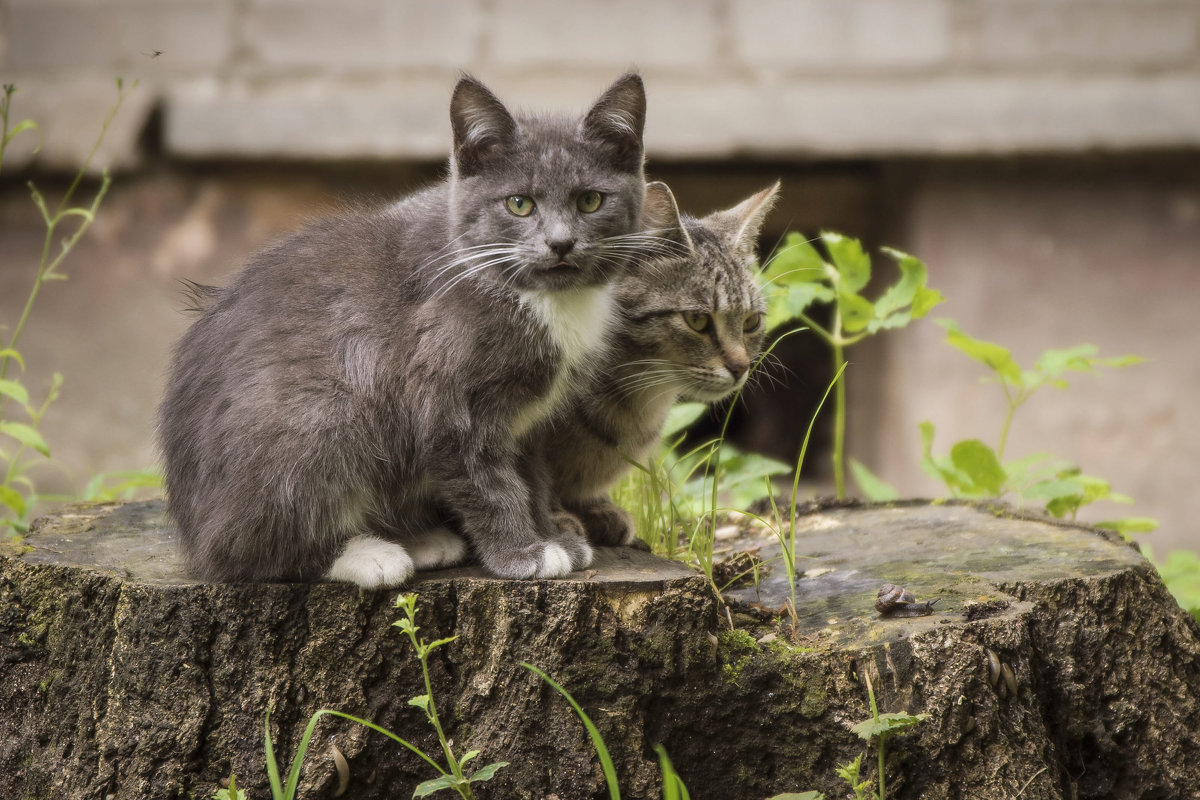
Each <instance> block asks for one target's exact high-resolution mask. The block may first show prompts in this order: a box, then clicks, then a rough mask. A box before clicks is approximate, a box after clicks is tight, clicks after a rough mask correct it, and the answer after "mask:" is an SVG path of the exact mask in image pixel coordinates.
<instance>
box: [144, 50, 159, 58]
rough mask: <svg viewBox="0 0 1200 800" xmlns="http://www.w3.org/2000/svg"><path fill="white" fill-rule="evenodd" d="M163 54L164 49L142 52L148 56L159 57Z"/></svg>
mask: <svg viewBox="0 0 1200 800" xmlns="http://www.w3.org/2000/svg"><path fill="white" fill-rule="evenodd" d="M162 54H163V51H162V50H151V51H150V52H149V53H142V55H144V56H146V57H147V58H158V57H159V56H161V55H162Z"/></svg>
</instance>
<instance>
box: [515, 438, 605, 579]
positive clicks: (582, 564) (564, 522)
mask: <svg viewBox="0 0 1200 800" xmlns="http://www.w3.org/2000/svg"><path fill="white" fill-rule="evenodd" d="M538 442H539V440H538V439H537V438H535V439H534V440H532V441H531V442H530V443H529V444H527V445H526V449H525V455H524V458H523V465H522V472H523V473H524V474H525V476H526V478H527V480H528V481H529V492H530V504H531V506H530V508H531V515H532V516H533V519H534V522H535V524H537V525H538V526H539V527H541V528H544V529H549V530H551V531H553V534H552V536H551V539H552V540H553V541H555V542H557V543H558V544H560V545H562V547H563V549H564V550H566V551H567V554H568V555H569V556H570V557H571V566H572V567H573V568H575V569H586V568H587V567H590V566H591V565H592V561H593V560H594V559H595V553H594V552H593V551H592V546H591V544H589V543H588V538H587V529H586V528H585V527H584V524H583V523H582V522H581V521H580V520H579V518H578V517H577V516H575V515H574V514H572V513H571V512H570V511H567V510H565V509H563V508H562V507H561V506H559V505H558V504H557V503H554V502H553V496H552V495H553V492H552V489H551V480H550V475H549V472H548V471H547V461H546V459H545V457H544V456H543V455H542V452H541V450H540V444H539V443H538Z"/></svg>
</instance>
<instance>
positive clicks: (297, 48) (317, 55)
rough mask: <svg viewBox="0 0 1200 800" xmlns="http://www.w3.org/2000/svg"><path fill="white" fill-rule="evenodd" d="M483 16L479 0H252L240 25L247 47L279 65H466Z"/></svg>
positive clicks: (267, 62)
mask: <svg viewBox="0 0 1200 800" xmlns="http://www.w3.org/2000/svg"><path fill="white" fill-rule="evenodd" d="M481 22H482V17H481V14H480V9H479V0H440V2H436V3H429V2H423V1H422V0H347V2H338V3H330V2H326V1H324V0H304V1H303V2H284V1H283V0H254V2H252V3H251V4H250V5H249V6H248V7H247V8H246V11H245V16H244V19H243V21H242V26H243V28H242V30H243V35H244V40H245V44H246V47H247V50H248V52H250V53H251V54H253V57H254V58H255V60H256V61H258V62H259V63H261V64H265V65H270V66H273V67H279V68H292V67H332V68H343V67H344V68H370V69H376V70H378V69H386V68H388V67H398V66H402V67H423V66H436V67H443V68H454V69H462V68H463V67H465V66H468V65H470V64H472V63H474V61H475V58H476V55H477V54H476V52H475V51H476V40H477V39H478V35H479V30H480V26H481Z"/></svg>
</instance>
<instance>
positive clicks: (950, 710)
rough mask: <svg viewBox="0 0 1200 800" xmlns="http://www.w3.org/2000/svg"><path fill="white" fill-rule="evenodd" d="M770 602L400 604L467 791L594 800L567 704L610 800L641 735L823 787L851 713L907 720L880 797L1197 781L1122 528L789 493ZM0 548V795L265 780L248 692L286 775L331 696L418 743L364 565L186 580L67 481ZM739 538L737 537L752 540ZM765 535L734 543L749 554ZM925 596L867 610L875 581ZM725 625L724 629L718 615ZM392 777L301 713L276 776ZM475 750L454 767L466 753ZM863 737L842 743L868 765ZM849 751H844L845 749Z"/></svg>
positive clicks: (1106, 794)
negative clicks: (333, 580) (410, 613)
mask: <svg viewBox="0 0 1200 800" xmlns="http://www.w3.org/2000/svg"><path fill="white" fill-rule="evenodd" d="M796 543H797V556H798V559H797V570H798V571H801V572H802V577H801V578H800V579H799V580H798V583H797V590H796V602H797V622H798V625H797V626H796V627H795V628H793V627H792V626H791V625H790V623H781V622H779V621H778V620H777V619H776V618H775V617H773V616H772V615H771V614H770V613H768V611H767V609H772V608H777V607H778V606H780V605H781V604H782V603H783V602H784V600H785V599H787V598H790V595H791V590H790V587H789V586H788V585H787V582H786V580H785V579H784V578H783V577H782V573H783V570H782V569H781V568H779V567H778V565H776V566H775V567H774V569H773V570H772V572H771V573H770V574H769V575H768V576H766V577H765V578H763V579H761V580H760V581H759V584H758V586H757V587H755V586H744V587H742V588H739V589H737V590H734V591H732V592H731V593H730V605H729V606H727V607H726V606H722V605H720V604H718V602H717V601H716V599H715V598H714V596H713V594H712V593H711V591H710V590H709V588H708V585H707V582H706V580H705V579H704V578H703V577H701V576H698V575H697V574H696V573H693V572H692V571H690V570H688V569H687V568H685V567H683V566H681V565H679V564H677V563H675V562H671V561H667V560H665V559H660V558H656V557H654V556H651V555H649V554H646V553H643V552H640V551H638V550H633V549H629V548H616V549H601V550H599V551H598V556H597V560H596V563H595V564H594V565H593V567H592V568H591V569H589V570H587V571H585V572H580V573H573V574H572V575H570V576H568V577H566V578H563V579H559V580H552V581H504V580H498V579H495V578H490V577H488V576H486V575H485V574H483V572H482V571H481V570H479V569H478V568H458V569H453V570H444V571H439V572H431V573H423V574H421V575H419V576H418V580H417V581H416V582H415V583H414V584H413V585H412V586H411V587H408V588H409V590H411V591H415V592H416V593H417V594H418V595H419V607H420V611H419V613H418V622H419V624H420V625H421V635H422V636H423V637H424V638H426V639H427V640H433V639H438V638H443V637H448V636H456V637H457V639H456V640H455V641H454V642H453V643H451V644H449V645H447V646H446V647H443V648H440V649H438V650H437V651H435V654H434V656H433V657H432V658H431V661H430V666H431V673H432V681H433V690H434V692H433V693H434V698H435V701H436V703H437V706H438V709H439V712H440V714H441V717H442V720H443V723H444V725H445V726H446V729H447V733H448V735H449V736H450V737H451V738H452V739H453V740H454V742H455V749H456V751H458V752H460V753H461V752H466V751H468V750H479V751H480V753H481V754H480V756H479V757H478V759H477V763H478V764H479V765H483V764H486V763H490V762H493V761H507V762H509V766H507V767H505V768H503V769H501V770H500V771H499V772H498V773H497V775H496V777H495V778H493V779H492V780H491V781H489V782H487V783H486V784H476V795H477V796H478V797H480V798H481V800H482V798H489V797H494V798H529V799H530V800H533V799H534V798H548V797H551V796H553V795H557V796H558V797H559V798H561V800H574V798H604V797H607V796H608V792H607V790H606V789H605V788H604V784H603V778H602V775H601V772H600V768H599V765H598V762H597V760H596V758H595V756H594V751H593V749H592V747H591V743H590V741H589V739H588V736H587V733H586V732H585V730H584V728H583V726H582V724H581V723H580V722H579V720H578V718H577V717H575V715H574V713H573V712H572V711H571V709H570V707H569V706H568V705H567V704H566V703H565V702H564V701H563V700H562V699H561V698H560V697H559V696H558V695H556V694H555V693H553V692H552V691H551V690H550V689H549V688H548V687H546V686H545V685H544V684H543V683H542V682H541V681H540V680H539V679H538V678H537V677H536V676H534V675H532V674H531V673H530V672H528V671H527V670H525V669H523V668H521V666H520V664H521V662H523V661H525V662H529V663H531V664H533V665H535V666H537V667H539V668H540V669H542V670H544V671H545V672H547V673H548V674H550V675H551V676H552V677H554V678H555V679H556V680H557V681H558V682H559V683H561V684H562V685H563V686H564V687H566V688H567V689H568V690H569V691H571V693H572V694H573V695H574V696H575V698H576V699H577V700H578V701H579V702H580V704H581V705H582V706H583V707H584V709H585V710H587V711H588V713H589V714H590V715H591V717H592V718H593V720H594V721H595V722H596V725H597V727H598V728H599V729H600V731H601V733H602V734H603V735H604V738H605V741H606V743H607V746H608V749H609V751H610V753H611V754H612V757H613V760H614V761H615V763H616V767H617V773H618V775H619V776H620V778H621V782H622V792H623V796H626V797H631V798H647V797H654V796H660V794H661V791H660V790H659V789H658V774H659V773H658V761H657V756H656V754H655V752H654V749H653V748H654V745H655V744H658V743H662V744H663V745H664V746H665V747H666V750H667V752H668V753H669V754H670V756H671V759H672V761H673V762H674V764H675V767H676V768H677V770H678V771H679V773H680V774H681V776H682V777H683V779H684V781H685V782H686V783H687V785H688V788H689V791H690V792H691V795H692V796H693V797H695V798H700V799H702V798H714V799H716V798H719V799H720V800H737V799H739V798H746V800H760V799H761V798H765V797H768V796H770V795H772V794H776V793H780V792H787V791H792V792H796V791H805V790H810V789H817V790H821V791H824V792H825V793H826V794H827V795H828V796H829V797H830V798H834V797H842V796H845V795H846V794H847V790H846V787H845V784H844V783H842V782H841V780H840V779H839V778H838V777H837V775H836V769H837V767H838V766H839V765H840V764H843V763H845V762H847V761H850V760H852V759H853V758H854V757H856V756H857V755H859V754H861V753H863V752H864V751H866V744H865V743H864V742H862V741H861V740H859V739H858V738H857V736H856V735H855V734H854V733H853V732H852V731H851V727H852V726H853V725H854V724H855V723H857V722H861V721H863V720H865V719H866V718H867V717H869V716H870V711H869V706H868V702H867V694H866V682H865V680H864V678H865V677H866V676H869V677H870V678H871V683H872V685H873V686H874V690H875V694H876V697H877V699H878V702H879V706H880V711H881V712H892V711H907V712H910V713H914V714H916V713H923V714H926V715H927V717H926V718H925V720H924V721H923V722H922V723H921V724H920V725H919V726H918V727H917V728H915V729H913V730H912V731H911V732H910V733H907V734H904V735H902V736H898V737H893V738H892V739H890V740H889V743H888V747H887V754H888V755H887V766H886V770H887V773H888V796H889V797H892V798H901V799H903V798H917V797H922V798H959V797H962V798H1006V797H1007V798H1016V797H1023V798H1126V797H1128V798H1146V799H1147V800H1149V798H1175V797H1179V798H1185V797H1192V796H1193V792H1194V791H1195V787H1196V786H1200V626H1197V624H1196V622H1195V620H1193V619H1192V618H1191V617H1190V616H1188V615H1187V614H1185V613H1183V612H1182V611H1181V610H1180V609H1179V608H1178V606H1177V605H1176V604H1175V603H1174V601H1173V600H1172V598H1171V597H1170V595H1169V594H1168V593H1167V592H1166V589H1165V588H1164V587H1163V585H1162V583H1161V582H1160V581H1159V579H1158V577H1157V575H1156V574H1155V572H1154V570H1153V568H1152V567H1151V566H1150V565H1149V564H1148V563H1147V562H1146V561H1145V560H1144V559H1143V558H1142V557H1141V555H1139V554H1138V553H1137V551H1136V550H1134V549H1133V548H1131V547H1129V546H1128V545H1125V544H1124V543H1122V542H1120V541H1119V540H1118V539H1115V538H1114V537H1112V536H1109V535H1107V534H1104V533H1101V532H1098V531H1094V530H1091V529H1088V528H1085V527H1081V526H1074V525H1064V524H1060V523H1056V522H1052V521H1048V520H1045V519H1041V518H1030V517H1025V516H1022V515H1019V514H1016V513H1014V512H1013V511H1012V510H1011V509H1006V508H1003V507H983V506H970V505H955V504H948V505H936V504H925V503H901V504H893V505H889V506H870V505H862V506H860V505H846V504H840V505H839V504H833V505H825V506H821V505H816V506H813V507H811V508H807V509H806V510H805V513H804V514H802V515H801V516H800V518H799V519H798V524H797V533H796ZM24 544H25V548H24V549H23V552H20V553H17V554H10V555H6V556H0V595H2V603H0V663H2V664H3V667H2V669H3V676H2V678H3V679H2V680H0V797H13V798H55V800H60V799H62V798H88V799H89V800H90V799H91V798H95V800H105V799H106V798H110V797H112V798H185V797H196V798H209V797H211V796H212V793H213V791H214V790H215V789H216V787H217V786H218V785H219V783H220V782H221V781H222V779H227V778H228V776H229V775H230V774H231V773H234V774H236V776H237V779H238V784H239V786H240V787H243V788H245V789H247V790H248V791H249V794H250V796H251V797H252V798H263V797H269V796H270V791H269V788H268V787H267V781H266V769H265V766H264V760H263V723H264V717H265V715H266V712H267V711H268V710H269V709H270V710H271V721H270V724H271V729H272V734H273V737H274V740H275V749H276V753H277V754H278V755H279V756H280V757H281V760H282V761H283V762H284V763H283V764H282V765H281V769H283V770H285V771H286V768H287V766H288V764H287V762H289V761H290V759H291V757H292V755H293V754H294V752H295V750H296V747H297V744H298V742H299V738H300V734H301V733H302V731H303V729H304V726H305V724H306V723H307V721H308V718H309V716H310V715H311V714H312V713H313V712H314V711H315V710H317V709H319V708H332V709H336V710H339V711H343V712H346V713H349V714H354V715H356V716H359V717H364V718H366V719H369V720H372V721H373V722H375V723H377V724H379V725H382V726H384V727H386V728H389V729H391V730H393V731H395V732H396V733H398V734H400V735H401V736H403V737H405V738H406V739H408V740H409V741H411V742H413V743H414V744H416V745H418V746H420V747H421V748H422V749H423V750H425V752H427V753H429V754H431V755H434V754H436V753H438V752H439V747H438V745H437V741H436V739H434V738H433V736H432V733H431V731H430V729H429V727H428V725H427V723H426V722H425V720H424V716H423V714H421V712H420V711H419V710H418V709H416V708H413V707H412V706H411V705H409V703H408V700H409V699H410V698H412V697H414V696H417V695H421V694H424V693H425V688H424V684H423V681H422V677H421V673H420V670H419V668H418V664H417V661H416V659H415V658H414V656H413V653H412V650H411V647H410V646H409V644H408V641H407V639H406V638H405V637H403V635H402V634H401V633H400V632H399V631H398V630H396V629H395V628H394V627H392V625H391V623H392V622H394V621H395V620H396V619H397V618H398V617H399V616H400V612H399V611H398V610H397V609H395V608H394V606H393V600H394V598H395V596H396V594H397V592H395V591H377V592H376V591H362V590H359V589H358V588H356V587H353V586H349V585H343V584H327V583H326V584H261V585H229V584H205V583H201V582H198V581H196V580H195V579H193V578H191V577H190V576H189V575H188V574H187V572H186V570H185V569H184V568H183V567H182V565H181V563H180V560H179V557H178V554H177V552H176V548H175V539H174V532H173V531H172V529H171V527H170V525H169V524H168V522H167V521H166V518H165V516H164V513H163V508H162V505H161V503H159V502H149V503H130V504H123V505H119V504H118V505H91V506H75V507H70V508H68V509H66V510H64V511H63V512H61V513H59V514H57V515H54V516H51V517H47V518H44V519H43V520H41V521H40V522H39V523H37V524H36V525H35V527H34V530H33V531H32V532H31V533H30V535H29V536H28V537H27V538H26V540H25V543H24ZM760 544H761V542H760ZM768 551H769V546H764V547H763V548H762V550H761V553H762V554H767V555H768V557H769V552H768ZM884 583H894V584H901V585H903V586H905V587H907V588H908V589H910V590H911V591H912V592H913V593H914V594H915V595H916V597H917V599H918V600H921V601H929V600H935V599H936V601H937V602H936V603H935V604H934V606H933V612H934V613H932V614H930V615H928V616H923V617H911V618H881V617H880V615H879V614H878V613H877V612H876V611H875V608H874V603H875V595H876V591H877V589H878V588H879V587H880V585H881V584H884ZM730 622H732V623H733V624H734V626H735V629H733V630H731V629H730ZM335 748H336V750H337V751H338V752H339V753H340V754H341V755H342V756H343V757H344V759H345V764H346V765H348V767H349V773H348V778H349V785H348V788H347V790H346V792H345V794H344V795H343V796H344V797H353V798H366V799H367V800H372V799H373V798H392V797H408V796H411V794H412V791H413V788H414V787H415V785H416V784H417V783H419V782H421V781H423V780H426V779H428V778H431V777H435V775H436V773H433V771H432V768H431V767H429V766H428V765H427V764H425V763H424V762H422V761H420V760H419V759H418V758H416V757H415V756H413V755H412V754H411V753H409V752H408V751H406V750H403V749H402V748H400V747H399V746H397V745H396V744H395V743H393V742H391V741H390V740H388V739H387V738H386V737H383V736H381V735H379V734H376V733H373V732H370V731H368V730H366V729H364V728H361V727H358V726H356V725H354V724H353V723H350V722H347V721H344V720H339V719H334V718H329V717H327V718H325V719H324V720H323V721H322V722H321V723H320V725H319V726H318V728H317V735H316V737H314V739H313V743H312V746H311V747H310V749H309V753H308V757H307V759H306V761H305V769H304V773H303V778H302V781H301V792H300V795H299V796H300V797H302V798H326V797H332V796H333V793H334V792H335V790H336V787H337V786H338V783H339V779H340V778H344V777H346V776H345V775H344V774H343V775H341V776H339V773H338V769H337V766H336V763H335V759H334V757H333V753H334V749H335ZM473 763H474V762H473ZM874 763H875V760H874V750H872V751H871V755H870V757H869V758H868V759H864V764H867V765H873V764H874ZM864 771H865V772H866V773H867V774H872V772H873V766H872V767H870V768H866V767H865V768H864Z"/></svg>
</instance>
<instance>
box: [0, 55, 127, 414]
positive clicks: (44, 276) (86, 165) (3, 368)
mask: <svg viewBox="0 0 1200 800" xmlns="http://www.w3.org/2000/svg"><path fill="white" fill-rule="evenodd" d="M136 85H137V84H136V82H135V83H134V86H136ZM9 96H11V94H10V95H9ZM124 102H125V86H124V82H123V81H121V80H120V79H118V80H117V102H116V103H115V104H113V106H112V107H111V108H109V110H108V113H107V114H106V115H105V116H104V121H103V122H102V123H101V125H100V135H99V136H97V137H96V141H95V142H94V143H93V144H92V149H91V150H90V151H88V154H87V157H86V158H85V159H84V161H83V164H82V166H80V167H79V169H78V170H77V171H76V172H75V177H74V180H72V181H71V185H70V186H69V187H67V191H66V192H65V193H64V194H63V196H62V198H61V199H60V200H59V202H58V206H57V208H55V210H54V213H53V214H51V213H50V211H49V209H48V208H47V206H46V203H45V200H44V199H43V198H42V195H41V193H40V192H38V190H37V189H36V188H35V187H34V185H33V182H32V181H31V182H30V183H29V189H30V191H31V192H32V193H33V199H34V203H36V204H37V206H38V209H39V210H40V211H41V212H42V219H43V220H44V221H45V223H46V236H45V239H44V240H43V242H42V257H41V261H40V262H39V264H38V272H37V276H36V278H35V279H34V283H33V288H32V289H31V290H30V293H29V297H28V299H27V300H26V301H25V307H24V309H23V310H22V311H21V316H20V318H19V319H18V321H17V324H16V326H15V327H14V328H13V332H12V335H11V336H10V337H9V340H8V344H7V347H6V348H5V349H6V350H15V349H16V345H17V342H18V340H19V339H20V338H21V333H22V332H23V331H24V329H25V323H26V322H27V321H28V320H29V314H30V312H31V311H32V310H33V304H34V301H35V300H37V296H38V292H39V291H40V290H41V288H42V284H43V283H44V282H45V281H46V280H48V279H50V278H51V277H57V274H56V273H55V269H56V268H57V267H58V265H59V264H60V263H62V260H63V259H64V258H66V256H67V254H68V253H69V252H71V250H72V248H74V247H75V243H76V242H78V241H79V237H80V236H82V235H83V234H84V232H85V231H86V230H87V229H88V227H89V226H90V225H91V224H92V221H93V220H94V219H95V215H96V210H97V209H98V208H99V206H100V201H101V200H103V199H104V196H105V194H107V193H108V188H109V185H110V184H111V182H112V179H111V177H110V176H109V175H108V172H107V170H105V171H104V172H103V173H102V177H101V183H100V188H99V189H98V190H97V192H96V196H95V197H94V198H93V199H92V203H91V205H90V206H89V207H88V208H72V207H70V206H69V203H70V202H71V198H72V197H73V196H74V194H75V190H76V189H78V188H79V184H80V183H81V182H82V181H83V178H84V176H85V175H86V174H87V173H88V170H89V169H90V168H91V165H92V161H93V159H95V157H96V153H97V151H98V150H99V149H100V143H101V142H103V141H104V137H105V135H106V134H107V133H108V128H109V126H110V125H111V124H112V121H113V119H114V118H116V115H117V112H118V111H119V110H120V109H121V105H122V103H124ZM4 111H5V114H4V129H5V132H4V135H5V138H6V139H7V135H8V103H7V98H6V102H5V108H4ZM5 143H6V144H7V141H5ZM71 216H77V217H80V218H81V220H82V221H81V222H80V224H79V227H78V228H77V229H76V230H75V232H74V233H73V234H72V235H71V236H70V237H68V238H67V239H65V240H63V242H62V250H61V251H60V252H59V254H58V256H57V257H55V258H54V259H53V260H51V258H50V248H51V245H52V244H53V242H54V234H55V232H56V231H57V229H58V225H59V223H61V222H62V221H63V220H64V219H66V218H67V217H71ZM9 360H10V357H9V356H4V357H2V358H0V379H3V378H4V377H5V376H6V375H7V374H8V362H9ZM2 411H3V398H2V397H0V412H2Z"/></svg>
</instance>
